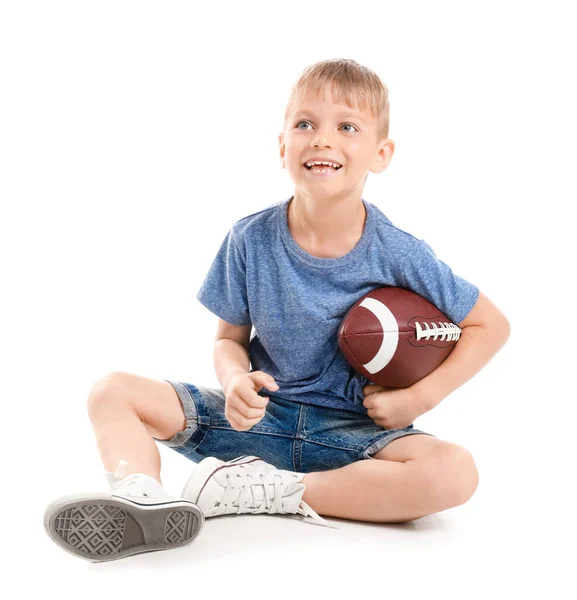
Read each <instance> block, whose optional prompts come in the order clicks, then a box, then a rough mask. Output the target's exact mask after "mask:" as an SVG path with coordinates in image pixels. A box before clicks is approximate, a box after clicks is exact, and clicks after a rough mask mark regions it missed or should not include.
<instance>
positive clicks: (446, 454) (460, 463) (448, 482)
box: [429, 444, 479, 510]
mask: <svg viewBox="0 0 577 600" xmlns="http://www.w3.org/2000/svg"><path fill="white" fill-rule="evenodd" d="M430 466H431V469H430V471H429V475H430V487H431V490H432V493H433V496H434V498H435V501H436V502H437V503H438V504H439V506H440V507H442V508H441V509H442V510H444V509H446V508H451V507H454V506H459V505H461V504H465V502H467V501H468V500H469V499H470V498H471V497H472V496H473V494H474V493H475V490H476V489H477V486H478V485H479V472H478V470H477V465H476V464H475V460H474V459H473V455H472V454H471V453H470V452H469V451H468V450H467V449H466V448H463V447H461V446H458V445H457V444H451V445H450V446H448V447H443V448H439V449H438V451H437V452H434V453H433V455H432V456H431V465H430Z"/></svg>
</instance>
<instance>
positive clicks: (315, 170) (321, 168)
mask: <svg viewBox="0 0 577 600" xmlns="http://www.w3.org/2000/svg"><path fill="white" fill-rule="evenodd" d="M303 167H304V168H305V169H306V170H307V171H309V172H310V173H312V174H313V175H331V174H332V173H336V172H337V171H340V170H341V169H342V168H343V166H342V165H340V166H338V167H336V168H335V167H329V166H328V165H315V166H314V167H307V165H306V163H303Z"/></svg>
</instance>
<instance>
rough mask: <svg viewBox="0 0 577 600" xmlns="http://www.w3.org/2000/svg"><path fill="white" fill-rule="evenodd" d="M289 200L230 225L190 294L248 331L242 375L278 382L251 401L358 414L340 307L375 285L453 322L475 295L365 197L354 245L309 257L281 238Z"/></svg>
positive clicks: (356, 377) (358, 379)
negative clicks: (275, 399)
mask: <svg viewBox="0 0 577 600" xmlns="http://www.w3.org/2000/svg"><path fill="white" fill-rule="evenodd" d="M292 198H293V196H291V197H290V198H288V199H285V200H282V201H281V202H277V203H275V204H273V205H271V206H269V207H267V208H265V209H264V210H261V211H259V212H256V213H253V214H251V215H249V216H247V217H244V218H242V219H240V220H238V221H236V222H235V223H234V224H233V225H232V227H231V229H230V230H229V232H228V233H227V235H226V237H225V239H224V241H223V243H222V245H221V247H220V249H219V251H218V253H217V255H216V257H215V259H214V261H213V263H212V266H211V267H210V269H209V272H208V274H207V276H206V278H205V280H204V282H203V284H202V286H201V288H200V290H199V292H198V294H197V296H196V297H197V299H198V300H199V301H200V302H202V304H204V306H206V307H207V308H208V309H209V310H210V311H211V312H213V313H214V314H216V315H217V316H219V317H220V318H221V319H224V320H225V321H228V322H229V323H232V324H233V325H249V324H251V323H252V324H253V326H254V335H253V336H252V338H251V340H250V352H249V354H250V361H251V367H252V368H251V372H252V371H264V372H265V373H268V374H269V375H271V376H272V377H274V379H275V381H276V383H277V384H278V385H279V389H278V390H276V391H275V392H274V393H271V392H270V391H269V390H268V389H267V388H266V387H263V388H262V389H261V390H260V391H259V392H258V393H259V394H260V395H262V396H279V397H282V398H285V399H288V400H295V401H298V402H303V403H308V404H316V405H320V406H328V407H333V408H339V409H343V410H351V411H355V412H359V413H363V414H367V409H366V408H365V407H364V406H363V400H364V398H365V395H364V392H363V387H364V386H366V385H367V384H369V383H370V381H369V380H368V379H367V378H365V377H364V376H363V375H360V374H359V373H357V372H356V371H355V370H354V369H353V368H352V367H351V366H350V365H349V364H348V363H347V361H346V360H345V357H344V355H343V354H342V352H341V350H340V348H339V345H338V339H337V330H338V328H339V325H340V323H341V321H342V319H343V317H344V316H345V314H346V313H347V311H348V310H349V308H350V307H351V306H352V305H353V304H354V303H355V302H357V300H359V299H360V298H362V297H363V296H365V295H366V294H368V293H369V292H371V291H372V290H374V289H375V288H378V287H383V286H394V287H401V288H405V289H408V290H411V291H413V292H415V293H416V294H419V295H420V296H422V297H423V298H426V299H427V300H428V301H429V302H431V303H432V304H434V305H435V306H436V307H437V308H438V309H439V310H441V311H442V312H443V313H444V314H445V315H446V316H447V317H448V318H449V319H450V320H451V321H452V322H453V323H455V324H459V323H460V322H461V321H463V320H464V319H465V317H466V316H467V314H468V313H469V311H470V310H471V308H472V307H473V305H474V304H475V302H476V301H477V298H478V296H479V288H478V287H477V286H475V285H474V284H472V283H469V282H468V281H467V280H465V279H463V278H462V277H460V276H458V275H456V274H454V273H453V272H452V270H451V269H450V267H449V266H447V265H446V264H445V263H444V262H443V261H441V260H439V259H438V258H437V257H436V255H435V253H434V251H433V250H432V248H431V247H430V246H429V245H428V244H427V243H426V242H425V241H424V240H419V239H417V238H416V237H414V236H413V235H411V234H410V233H407V232H405V231H403V230H401V229H399V228H398V227H396V226H395V225H393V224H392V223H391V221H390V220H389V219H388V218H387V217H386V216H385V215H384V214H383V213H382V212H381V211H380V209H379V208H377V207H376V206H374V205H373V204H371V203H370V202H368V201H366V200H364V199H363V204H364V205H365V209H366V220H365V227H364V230H363V234H362V236H361V238H360V240H359V241H358V243H357V245H356V246H355V247H354V248H353V249H352V250H351V251H350V252H349V253H348V254H345V255H344V256H341V257H338V258H320V257H317V256H312V255H311V254H309V253H308V252H306V251H305V250H303V249H302V248H301V247H300V246H299V245H298V244H297V243H296V241H295V240H294V238H293V237H292V234H291V233H290V230H289V227H288V216H287V210H288V205H289V202H290V201H291V200H292Z"/></svg>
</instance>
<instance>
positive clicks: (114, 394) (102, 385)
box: [87, 371, 132, 416]
mask: <svg viewBox="0 0 577 600" xmlns="http://www.w3.org/2000/svg"><path fill="white" fill-rule="evenodd" d="M131 377H132V376H131V374H130V373H125V372H123V371H113V372H112V373H108V374H107V375H105V376H104V377H101V378H100V379H98V380H97V381H96V383H94V385H93V386H92V388H91V389H90V393H89V394H88V401H87V408H88V414H89V415H90V416H93V415H96V414H97V413H99V412H100V411H101V410H102V409H103V408H104V407H109V406H110V404H111V403H118V402H119V401H120V400H126V398H128V397H129V392H130V378H131Z"/></svg>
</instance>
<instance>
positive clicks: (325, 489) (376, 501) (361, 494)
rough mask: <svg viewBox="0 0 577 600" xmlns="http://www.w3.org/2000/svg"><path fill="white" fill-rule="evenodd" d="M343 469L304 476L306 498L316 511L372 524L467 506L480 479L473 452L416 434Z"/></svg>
mask: <svg viewBox="0 0 577 600" xmlns="http://www.w3.org/2000/svg"><path fill="white" fill-rule="evenodd" d="M374 458H376V459H377V460H361V461H357V462H354V463H352V464H350V465H347V466H345V467H341V468H339V469H333V470H330V471H317V472H314V473H308V474H307V475H305V478H304V480H303V483H304V484H305V486H306V488H305V493H304V495H303V500H304V501H305V502H306V503H307V504H309V505H310V506H311V507H312V508H313V509H314V510H315V511H316V512H317V513H319V514H320V515H324V516H333V517H339V518H344V519H354V520H359V521H373V522H388V523H391V522H406V521H411V520H413V519H418V518H420V517H424V516H425V515H429V514H432V513H436V512H440V511H442V510H446V509H448V508H452V507H454V506H458V505H460V504H464V503H465V502H466V501H467V500H468V499H469V498H470V497H471V496H472V495H473V493H474V492H475V490H476V488H477V485H478V482H479V476H478V472H477V468H476V465H475V461H474V460H473V457H472V456H471V453H470V452H469V451H468V450H466V449H465V448H463V447H461V446H458V445H457V444H454V443H452V442H447V441H445V440H441V439H439V438H436V437H432V436H428V435H422V434H414V435H407V436H404V437H402V438H397V439H396V440H393V441H392V442H390V443H389V444H388V445H387V446H385V447H384V448H382V449H381V450H379V452H377V453H376V454H375V455H374Z"/></svg>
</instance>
